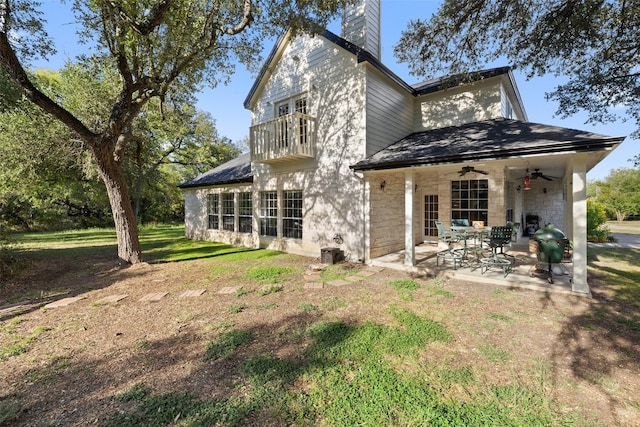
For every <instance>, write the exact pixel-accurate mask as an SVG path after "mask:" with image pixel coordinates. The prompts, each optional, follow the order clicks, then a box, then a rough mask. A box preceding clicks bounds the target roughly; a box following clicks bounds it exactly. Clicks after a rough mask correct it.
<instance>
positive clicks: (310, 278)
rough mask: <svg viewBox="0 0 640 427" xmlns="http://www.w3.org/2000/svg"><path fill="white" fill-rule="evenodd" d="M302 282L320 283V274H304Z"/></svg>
mask: <svg viewBox="0 0 640 427" xmlns="http://www.w3.org/2000/svg"><path fill="white" fill-rule="evenodd" d="M304 280H308V281H310V282H319V281H322V275H321V274H320V273H309V274H307V273H305V275H304Z"/></svg>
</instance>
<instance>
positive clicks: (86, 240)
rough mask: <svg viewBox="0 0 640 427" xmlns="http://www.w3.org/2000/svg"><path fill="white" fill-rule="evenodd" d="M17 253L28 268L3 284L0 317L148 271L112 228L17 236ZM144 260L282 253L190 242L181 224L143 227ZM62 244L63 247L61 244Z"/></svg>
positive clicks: (244, 257) (242, 257)
mask: <svg viewBox="0 0 640 427" xmlns="http://www.w3.org/2000/svg"><path fill="white" fill-rule="evenodd" d="M16 241H18V242H21V243H22V246H18V249H16V250H15V253H16V256H17V257H19V258H21V260H23V261H24V263H23V264H24V265H25V266H26V267H25V268H24V269H23V270H22V271H21V272H20V273H19V274H17V275H16V276H15V277H12V278H11V279H10V280H7V281H4V280H3V281H2V282H0V320H6V319H8V318H11V317H15V316H18V315H21V314H25V313H28V312H32V311H34V310H38V309H40V308H42V307H43V306H45V305H47V304H50V303H52V302H55V301H58V300H60V299H63V298H68V297H75V296H78V295H81V294H84V293H86V292H87V291H90V290H95V289H101V288H105V287H108V286H110V285H111V284H113V283H114V282H116V281H118V280H121V279H122V278H123V277H125V276H126V277H127V278H135V277H141V276H144V275H145V274H147V270H145V269H137V268H131V267H132V266H130V265H128V264H124V263H122V262H121V261H120V260H119V259H118V258H117V243H116V237H115V232H114V230H113V229H87V230H75V231H65V232H51V233H25V234H21V235H20V234H19V235H16ZM140 245H141V248H142V254H143V259H144V260H145V261H146V262H147V263H150V264H157V263H169V262H185V261H194V260H198V259H207V258H218V259H221V260H228V261H239V260H255V259H261V258H269V257H274V256H278V255H281V254H282V252H278V251H271V250H262V249H251V248H245V247H235V246H231V245H228V244H223V243H217V242H209V241H196V240H189V239H186V238H185V237H184V227H183V226H171V225H167V226H154V227H141V228H140ZM59 246H63V247H59Z"/></svg>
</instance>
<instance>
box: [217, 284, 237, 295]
mask: <svg viewBox="0 0 640 427" xmlns="http://www.w3.org/2000/svg"><path fill="white" fill-rule="evenodd" d="M240 289H242V286H225V287H224V288H222V289H220V290H219V291H218V293H219V294H225V295H229V294H235V293H236V292H237V291H239V290H240Z"/></svg>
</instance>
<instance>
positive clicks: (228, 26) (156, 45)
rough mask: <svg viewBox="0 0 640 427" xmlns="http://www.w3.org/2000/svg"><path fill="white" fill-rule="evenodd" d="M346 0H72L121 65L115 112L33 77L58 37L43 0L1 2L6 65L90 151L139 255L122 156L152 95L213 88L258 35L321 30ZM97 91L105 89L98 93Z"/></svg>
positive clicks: (103, 53)
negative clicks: (75, 102) (36, 60)
mask: <svg viewBox="0 0 640 427" xmlns="http://www.w3.org/2000/svg"><path fill="white" fill-rule="evenodd" d="M346 2H347V0H305V1H296V0H220V1H215V2H211V1H207V0H192V1H181V0H117V1H114V0H74V1H73V8H74V11H75V15H76V17H77V18H78V20H79V21H80V22H81V23H82V25H83V31H82V33H81V38H82V39H81V40H82V41H83V42H87V43H90V44H91V46H92V47H93V49H94V52H95V54H94V55H91V56H92V57H93V59H94V60H96V61H104V63H105V67H103V69H105V70H116V71H117V76H118V85H117V91H116V92H115V93H113V94H110V96H109V97H107V98H105V100H103V101H104V102H105V105H106V106H108V109H107V110H108V111H107V112H106V113H103V114H101V116H100V119H98V120H95V121H92V122H90V123H87V122H85V121H83V120H82V119H81V118H80V117H78V115H76V114H75V113H74V112H73V111H72V110H71V109H69V108H66V107H64V106H63V105H61V104H60V103H59V102H58V100H57V98H56V97H50V96H47V95H46V94H45V93H44V92H43V91H41V90H40V89H39V88H38V87H37V86H36V85H34V84H33V82H32V81H31V79H30V77H29V75H28V74H27V72H26V71H25V68H24V64H26V63H28V60H29V59H30V58H33V57H36V56H42V57H46V55H47V54H48V53H50V52H51V50H52V46H53V44H52V42H51V40H50V38H49V37H48V35H47V34H46V33H45V32H44V31H43V25H42V22H43V17H42V14H41V13H40V12H39V11H38V10H37V6H38V2H37V1H36V0H0V65H1V66H2V67H3V68H4V70H5V71H6V73H7V75H8V77H9V80H10V81H11V82H13V84H14V85H15V86H16V87H18V88H19V89H20V90H21V92H22V95H23V96H24V97H25V98H27V99H28V100H29V101H31V102H33V103H34V104H36V105H37V106H38V107H40V108H41V109H42V110H44V111H46V112H47V113H49V114H50V115H52V116H53V117H55V118H56V119H57V120H59V121H60V122H61V123H63V124H64V125H65V126H66V128H67V129H68V130H69V131H70V132H72V133H73V134H74V135H75V137H77V138H78V139H79V140H81V141H82V143H83V144H84V145H85V146H86V147H87V148H88V149H89V151H90V152H91V154H92V156H93V159H94V161H95V164H96V167H97V170H98V172H99V174H100V177H101V178H102V181H103V182H104V185H105V187H106V190H107V194H108V196H109V201H110V205H111V212H112V215H113V219H114V223H115V228H116V235H117V238H118V256H119V258H120V259H122V260H124V261H126V262H129V263H136V262H139V261H141V259H142V257H141V251H140V244H139V240H138V230H137V225H136V221H135V214H134V209H133V207H132V206H131V198H130V191H129V188H128V184H127V181H126V178H125V173H124V164H125V157H126V155H127V147H128V146H129V145H131V143H132V142H133V143H136V142H137V141H138V140H139V135H137V134H136V133H135V127H134V121H135V119H136V118H137V117H138V116H139V114H140V113H141V111H142V109H143V106H144V105H145V104H147V103H148V102H149V100H151V99H153V98H156V99H159V100H160V101H161V102H165V101H166V100H167V99H168V98H170V97H172V96H178V95H179V93H178V92H177V91H172V88H173V87H174V86H175V85H180V86H181V88H182V90H185V91H187V92H196V91H198V90H199V89H200V88H201V85H203V84H208V85H210V86H215V85H216V84H218V83H220V82H221V81H222V82H224V81H225V80H226V79H228V78H229V76H230V75H231V73H232V72H233V67H234V64H235V63H236V62H237V61H240V62H241V63H244V64H255V63H256V62H255V61H256V60H257V59H259V52H260V51H261V41H262V40H263V39H264V38H265V36H272V35H274V34H275V33H277V32H280V31H282V30H283V29H285V28H289V29H290V30H291V31H292V32H294V33H296V32H299V31H316V30H318V29H319V28H323V27H324V26H325V25H326V23H327V22H328V20H329V19H330V18H331V17H333V16H334V14H335V13H337V11H338V10H340V9H341V8H342V7H343V5H344V3H346ZM97 96H98V95H97Z"/></svg>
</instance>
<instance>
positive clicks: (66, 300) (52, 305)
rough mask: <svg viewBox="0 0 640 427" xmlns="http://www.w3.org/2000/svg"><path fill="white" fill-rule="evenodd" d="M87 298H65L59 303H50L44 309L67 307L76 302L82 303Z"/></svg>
mask: <svg viewBox="0 0 640 427" xmlns="http://www.w3.org/2000/svg"><path fill="white" fill-rule="evenodd" d="M85 298H86V297H84V296H80V297H70V298H63V299H61V300H58V301H54V302H52V303H49V304H47V305H45V306H44V308H58V307H66V306H68V305H70V304H73V303H74V302H76V301H80V300H83V299H85Z"/></svg>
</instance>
